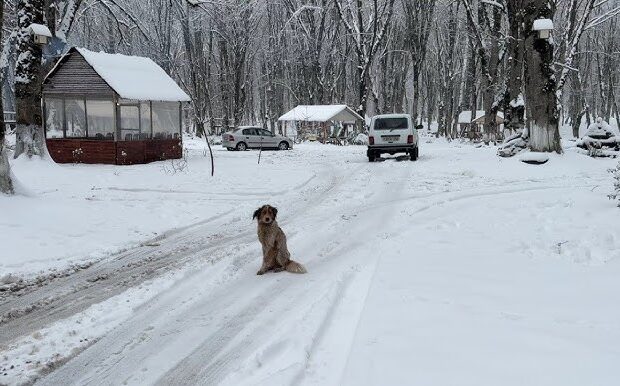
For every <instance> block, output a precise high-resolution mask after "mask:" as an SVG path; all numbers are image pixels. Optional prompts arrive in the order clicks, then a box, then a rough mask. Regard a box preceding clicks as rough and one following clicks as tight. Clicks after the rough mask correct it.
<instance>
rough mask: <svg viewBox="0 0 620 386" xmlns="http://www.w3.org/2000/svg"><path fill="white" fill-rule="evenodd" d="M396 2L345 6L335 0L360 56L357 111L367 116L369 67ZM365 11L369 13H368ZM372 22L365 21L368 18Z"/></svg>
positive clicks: (357, 1)
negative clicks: (367, 5) (366, 5)
mask: <svg viewBox="0 0 620 386" xmlns="http://www.w3.org/2000/svg"><path fill="white" fill-rule="evenodd" d="M394 1H395V0H386V1H385V3H384V4H382V5H380V4H379V0H373V1H372V5H371V6H369V7H365V6H364V2H363V1H362V0H356V1H355V5H353V3H352V2H350V1H349V2H347V5H346V6H343V5H342V4H341V0H334V2H335V4H336V9H337V10H338V15H339V16H340V20H341V21H342V23H343V24H344V26H345V29H346V30H347V33H348V36H349V38H350V39H351V40H352V41H353V45H354V48H355V53H356V55H357V67H356V68H357V77H358V79H357V82H358V98H359V105H358V107H357V112H358V113H359V114H360V115H361V116H364V115H366V109H367V103H368V98H369V92H370V85H369V83H370V82H371V79H370V68H371V66H372V63H373V59H374V58H375V55H376V53H377V51H378V50H379V47H380V46H381V44H382V43H383V39H384V38H385V34H386V31H387V28H388V25H389V23H390V20H391V19H392V13H393V11H394ZM366 13H370V15H367V14H366ZM368 20H369V21H370V22H368V23H367V22H366V21H368Z"/></svg>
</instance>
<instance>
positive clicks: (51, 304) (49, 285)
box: [0, 171, 346, 347]
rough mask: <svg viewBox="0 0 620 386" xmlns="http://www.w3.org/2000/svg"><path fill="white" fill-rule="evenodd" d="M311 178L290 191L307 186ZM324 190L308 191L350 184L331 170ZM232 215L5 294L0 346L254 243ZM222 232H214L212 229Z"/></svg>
mask: <svg viewBox="0 0 620 386" xmlns="http://www.w3.org/2000/svg"><path fill="white" fill-rule="evenodd" d="M316 176H317V174H316V173H315V174H314V175H313V176H312V177H311V178H309V179H307V180H305V181H304V182H303V183H301V184H298V185H296V186H295V187H293V188H291V189H290V190H285V191H284V192H288V191H292V190H293V189H298V188H304V187H307V186H308V185H309V184H310V183H311V182H312V181H313V180H315V179H316ZM327 180H328V182H327V184H326V186H323V187H322V188H323V189H320V188H319V189H317V190H316V191H312V189H310V190H309V194H310V195H311V196H310V198H311V197H318V196H322V195H325V194H329V193H330V192H331V191H333V190H334V189H337V187H338V186H340V185H341V184H343V183H344V182H345V181H346V178H345V179H342V178H339V176H337V175H336V174H334V173H332V172H330V171H328V173H327ZM311 201H312V200H311V199H309V200H308V204H307V205H302V206H299V207H297V208H295V207H292V208H291V210H292V211H293V213H303V212H304V211H305V210H306V208H307V207H309V206H310V205H311ZM232 212H233V211H232V210H228V211H226V212H223V213H222V214H220V215H217V216H214V217H211V218H208V219H206V220H203V221H201V222H198V223H196V224H192V225H189V226H186V227H181V228H177V229H174V230H171V231H167V232H165V233H163V234H162V235H159V236H157V237H155V238H153V239H151V240H149V241H147V242H144V243H143V244H142V245H141V246H139V247H136V248H131V249H128V250H126V251H123V252H121V253H119V254H117V255H113V256H112V257H108V258H105V259H103V260H101V261H98V262H95V263H94V264H92V265H90V266H88V267H86V268H85V269H81V270H77V271H76V272H72V273H63V274H60V275H58V276H60V277H57V276H55V277H52V278H47V279H45V278H35V279H33V280H32V281H31V282H29V283H28V284H27V285H24V287H23V288H20V290H19V291H14V292H6V293H4V294H1V297H0V299H1V300H2V302H1V303H0V347H7V346H8V345H9V344H10V343H11V342H12V341H14V340H16V339H17V338H19V337H20V336H23V335H27V334H30V333H32V332H34V331H37V330H39V329H41V328H43V327H45V326H46V325H50V324H52V323H53V322H54V321H57V320H61V319H65V318H67V317H69V316H71V315H74V314H76V313H78V312H81V311H84V310H85V309H86V308H88V307H89V306H90V305H92V304H95V303H99V302H102V301H104V300H106V299H109V298H111V297H112V296H115V295H117V294H119V293H121V292H123V291H125V290H127V289H128V288H131V287H135V286H137V285H140V284H141V283H143V282H145V281H147V280H150V279H153V278H155V277H157V276H159V275H161V274H163V273H165V272H168V271H170V270H174V269H179V268H181V267H183V266H185V265H186V264H188V263H189V262H192V261H195V260H201V261H204V260H206V261H210V262H212V263H213V262H215V261H217V260H218V259H221V258H224V256H219V257H216V259H215V260H214V259H213V258H212V257H211V256H212V255H213V252H214V251H216V250H218V249H221V248H224V247H226V246H228V245H231V244H237V243H250V242H251V241H254V238H255V230H254V229H253V227H249V228H242V230H241V231H240V230H239V229H238V221H233V222H227V223H226V222H225V223H222V222H220V221H218V220H221V218H222V217H227V216H228V215H230V214H231V213H232ZM214 228H215V229H219V232H216V233H213V229H214ZM222 234H227V236H222Z"/></svg>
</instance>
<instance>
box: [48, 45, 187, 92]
mask: <svg viewBox="0 0 620 386" xmlns="http://www.w3.org/2000/svg"><path fill="white" fill-rule="evenodd" d="M76 51H77V52H78V53H79V54H80V55H82V57H84V59H85V60H86V62H88V64H89V65H90V66H91V67H92V68H93V69H94V70H95V72H97V74H98V75H99V76H100V77H101V78H103V80H104V81H105V82H106V83H107V84H108V85H109V86H110V87H111V88H112V89H113V90H114V91H115V92H116V93H117V94H118V96H119V97H120V98H123V99H131V100H140V101H162V102H189V101H190V100H191V99H190V97H189V96H188V95H187V94H186V93H185V92H184V91H183V90H182V89H181V88H180V87H179V86H178V85H177V84H176V82H175V81H174V80H173V79H172V78H171V77H170V76H169V75H168V74H167V73H166V72H165V71H164V70H163V69H162V68H161V67H159V66H158V65H157V63H155V62H154V61H152V60H151V59H149V58H144V57H140V56H127V55H122V54H108V53H105V52H94V51H90V50H87V49H85V48H77V47H74V48H71V49H70V50H69V52H68V53H67V54H66V55H65V57H66V56H68V55H70V54H72V53H73V52H76ZM63 59H64V57H63V58H61V59H60V60H59V61H58V63H57V64H56V66H55V67H54V68H53V69H52V71H50V73H49V74H48V75H47V77H46V78H48V77H50V76H51V75H53V74H54V73H55V72H56V70H57V68H58V67H59V66H60V65H61V63H63Z"/></svg>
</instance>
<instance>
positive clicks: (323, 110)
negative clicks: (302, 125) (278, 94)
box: [278, 105, 363, 122]
mask: <svg viewBox="0 0 620 386" xmlns="http://www.w3.org/2000/svg"><path fill="white" fill-rule="evenodd" d="M362 120H363V118H362V117H361V116H360V115H359V114H357V113H356V112H355V111H353V109H351V108H350V107H349V106H347V105H299V106H297V107H295V108H294V109H292V110H291V111H289V112H288V113H286V114H284V115H282V116H281V117H280V118H278V121H302V122H329V121H340V122H351V121H362Z"/></svg>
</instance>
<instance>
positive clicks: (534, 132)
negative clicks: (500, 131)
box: [524, 0, 562, 153]
mask: <svg viewBox="0 0 620 386" xmlns="http://www.w3.org/2000/svg"><path fill="white" fill-rule="evenodd" d="M554 11H555V9H554V8H553V7H551V8H550V7H549V1H548V0H527V1H525V17H524V25H525V31H526V34H527V35H526V39H525V103H526V111H527V115H528V116H527V128H528V134H529V147H530V149H531V150H532V151H540V152H557V153H562V147H561V145H560V132H559V129H558V111H557V101H556V94H555V90H556V79H555V71H554V68H553V44H552V40H551V39H549V40H547V39H539V38H538V32H537V31H533V30H532V27H533V24H534V20H537V19H552V18H553V13H554Z"/></svg>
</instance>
